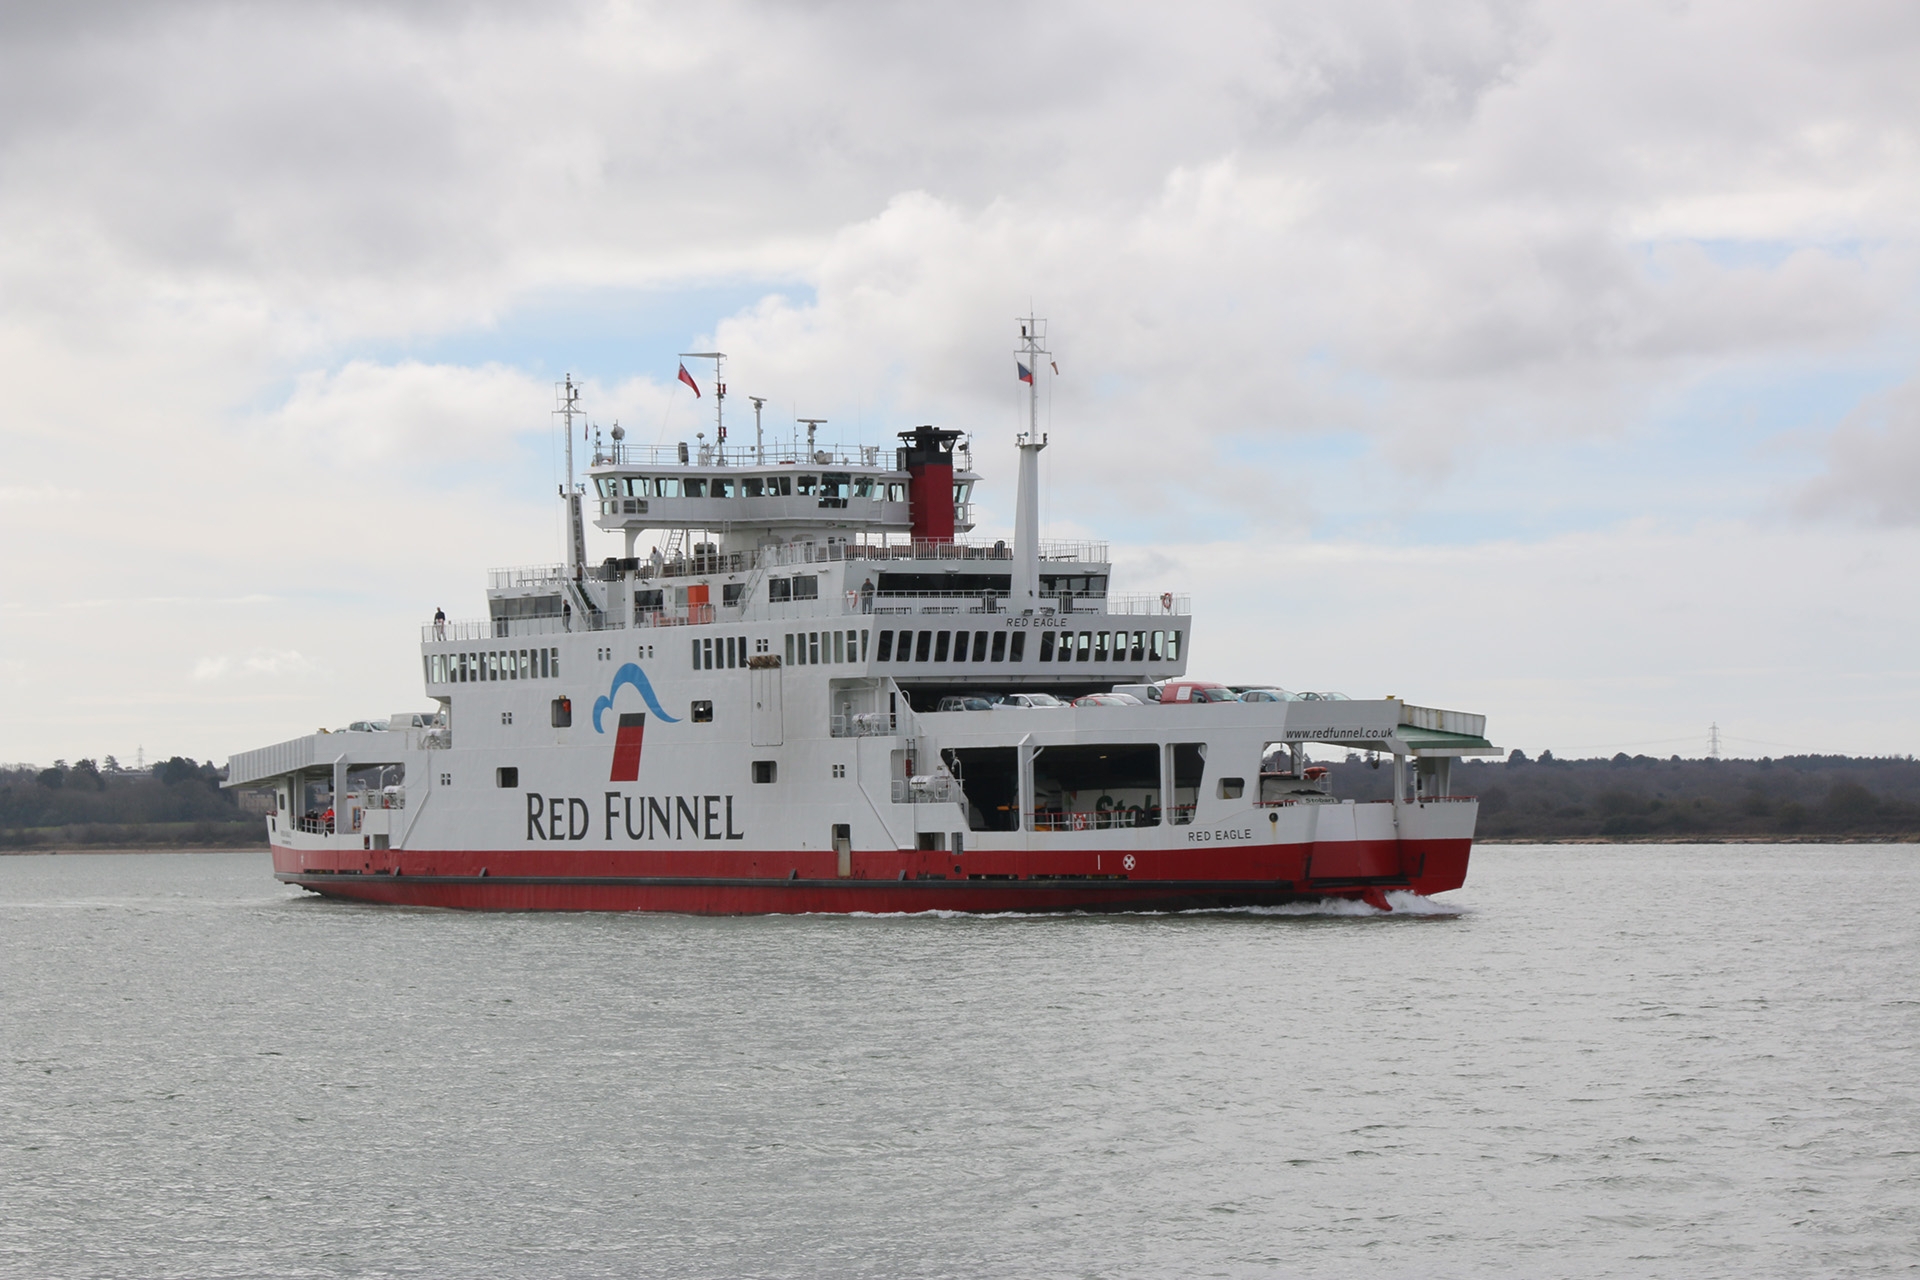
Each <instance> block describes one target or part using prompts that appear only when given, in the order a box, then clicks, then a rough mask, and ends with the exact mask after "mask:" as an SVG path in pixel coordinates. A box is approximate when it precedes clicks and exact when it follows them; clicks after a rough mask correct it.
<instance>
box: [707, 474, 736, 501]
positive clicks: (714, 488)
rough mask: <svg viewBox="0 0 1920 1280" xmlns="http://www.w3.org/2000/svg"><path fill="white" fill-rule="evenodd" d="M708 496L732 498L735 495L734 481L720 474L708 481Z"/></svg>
mask: <svg viewBox="0 0 1920 1280" xmlns="http://www.w3.org/2000/svg"><path fill="white" fill-rule="evenodd" d="M707 496H708V497H709V498H731V497H732V496H733V481H732V480H730V479H726V478H723V477H718V476H716V477H715V478H714V479H712V480H709V481H707Z"/></svg>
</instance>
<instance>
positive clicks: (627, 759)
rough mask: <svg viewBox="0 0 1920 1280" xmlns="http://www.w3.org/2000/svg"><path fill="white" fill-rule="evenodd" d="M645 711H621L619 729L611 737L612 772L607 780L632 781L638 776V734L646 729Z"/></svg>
mask: <svg viewBox="0 0 1920 1280" xmlns="http://www.w3.org/2000/svg"><path fill="white" fill-rule="evenodd" d="M646 727H647V713H646V712H644V711H623V712H621V713H620V730H619V732H618V733H617V734H615V735H614V739H613V772H612V773H610V774H608V775H607V781H608V782H634V781H637V780H638V779H639V777H640V736H641V734H642V733H644V732H645V731H646Z"/></svg>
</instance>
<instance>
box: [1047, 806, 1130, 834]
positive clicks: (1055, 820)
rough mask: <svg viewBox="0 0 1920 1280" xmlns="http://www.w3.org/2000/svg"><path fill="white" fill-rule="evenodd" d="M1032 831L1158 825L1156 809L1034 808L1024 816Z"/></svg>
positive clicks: (1086, 829)
mask: <svg viewBox="0 0 1920 1280" xmlns="http://www.w3.org/2000/svg"><path fill="white" fill-rule="evenodd" d="M1028 818H1029V819H1030V825H1031V829H1032V830H1034V831H1114V830H1120V829H1123V828H1131V827H1157V826H1159V825H1160V809H1159V806H1157V805H1156V806H1153V807H1151V808H1140V807H1137V806H1136V807H1132V808H1125V809H1035V810H1034V811H1033V812H1032V813H1031V814H1029V815H1028Z"/></svg>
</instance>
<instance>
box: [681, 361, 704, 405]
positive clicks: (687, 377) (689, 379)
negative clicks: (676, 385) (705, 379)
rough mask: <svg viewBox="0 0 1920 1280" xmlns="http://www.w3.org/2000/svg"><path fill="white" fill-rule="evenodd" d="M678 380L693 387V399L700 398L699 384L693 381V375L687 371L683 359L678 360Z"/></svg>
mask: <svg viewBox="0 0 1920 1280" xmlns="http://www.w3.org/2000/svg"><path fill="white" fill-rule="evenodd" d="M680 381H682V382H684V383H686V384H687V385H688V386H690V387H692V388H693V398H694V399H695V400H698V399H699V398H700V384H699V383H697V382H695V381H694V380H693V375H692V374H690V373H688V372H687V365H686V362H685V361H684V360H683V361H681V362H680Z"/></svg>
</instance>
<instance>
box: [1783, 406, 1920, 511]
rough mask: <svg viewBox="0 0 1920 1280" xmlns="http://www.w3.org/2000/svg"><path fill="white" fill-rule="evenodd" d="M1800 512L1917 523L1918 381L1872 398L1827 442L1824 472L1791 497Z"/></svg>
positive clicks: (1919, 503)
mask: <svg viewBox="0 0 1920 1280" xmlns="http://www.w3.org/2000/svg"><path fill="white" fill-rule="evenodd" d="M1794 505H1795V508H1796V509H1797V510H1798V511H1799V512H1800V513H1801V514H1803V515H1811V516H1828V517H1837V518H1840V519H1844V520H1849V521H1854V522H1857V523H1861V524H1869V525H1883V526H1908V527H1913V526H1920V382H1909V383H1907V384H1905V385H1904V386H1901V387H1897V388H1895V389H1893V390H1892V391H1888V392H1883V393H1882V394H1880V395H1877V396H1874V397H1871V398H1870V399H1869V400H1867V401H1866V402H1865V403H1863V404H1862V405H1861V406H1860V407H1859V408H1858V409H1856V410H1855V411H1854V412H1853V413H1851V414H1849V415H1848V417H1847V420H1846V421H1845V422H1844V423H1842V424H1841V426H1840V429H1839V430H1837V431H1836V432H1834V434H1833V438H1832V440H1831V441H1829V442H1828V446H1827V470H1826V473H1825V474H1824V475H1821V476H1819V477H1817V478H1816V479H1814V480H1812V481H1810V482H1808V483H1807V484H1806V485H1805V486H1803V487H1802V488H1801V490H1800V492H1799V494H1798V495H1797V498H1796V500H1795V503H1794Z"/></svg>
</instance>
